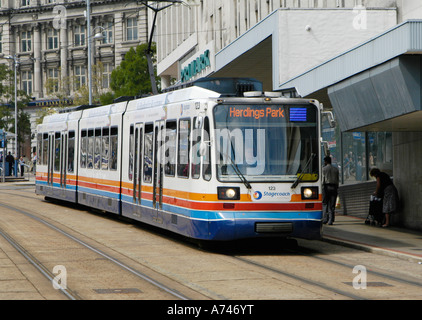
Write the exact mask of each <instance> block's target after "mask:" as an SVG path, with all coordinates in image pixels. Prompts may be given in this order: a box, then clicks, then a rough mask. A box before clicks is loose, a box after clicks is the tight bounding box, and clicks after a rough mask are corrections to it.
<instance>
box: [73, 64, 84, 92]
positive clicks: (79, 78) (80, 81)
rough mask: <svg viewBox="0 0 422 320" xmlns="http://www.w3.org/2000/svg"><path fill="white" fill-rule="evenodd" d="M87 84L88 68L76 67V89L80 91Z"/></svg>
mask: <svg viewBox="0 0 422 320" xmlns="http://www.w3.org/2000/svg"><path fill="white" fill-rule="evenodd" d="M85 84H86V68H85V66H75V88H76V90H78V89H79V88H80V87H82V86H84V85H85Z"/></svg>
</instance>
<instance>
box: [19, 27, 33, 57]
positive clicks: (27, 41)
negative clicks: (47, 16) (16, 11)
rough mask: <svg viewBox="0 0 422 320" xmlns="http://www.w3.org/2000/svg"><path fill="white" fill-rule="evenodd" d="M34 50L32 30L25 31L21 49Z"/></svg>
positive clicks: (25, 50) (23, 50) (24, 50)
mask: <svg viewBox="0 0 422 320" xmlns="http://www.w3.org/2000/svg"><path fill="white" fill-rule="evenodd" d="M31 50H32V32H31V31H24V32H22V33H21V51H22V52H30V51H31Z"/></svg>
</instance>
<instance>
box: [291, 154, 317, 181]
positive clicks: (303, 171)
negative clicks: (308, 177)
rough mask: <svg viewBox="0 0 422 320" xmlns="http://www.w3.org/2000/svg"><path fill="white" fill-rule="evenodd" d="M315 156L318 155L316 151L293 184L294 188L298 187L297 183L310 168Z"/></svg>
mask: <svg viewBox="0 0 422 320" xmlns="http://www.w3.org/2000/svg"><path fill="white" fill-rule="evenodd" d="M315 157H316V153H312V154H311V157H310V158H309V160H308V162H307V163H306V165H305V168H304V169H303V170H302V173H301V174H300V176H299V177H297V179H296V181H295V182H293V184H292V186H291V188H292V189H294V188H296V187H297V185H298V184H299V182H300V181H301V180H302V177H303V176H304V175H305V172H306V170H307V169H308V167H309V165H310V164H311V163H312V161H313V160H314V158H315Z"/></svg>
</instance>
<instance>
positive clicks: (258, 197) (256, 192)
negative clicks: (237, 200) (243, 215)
mask: <svg viewBox="0 0 422 320" xmlns="http://www.w3.org/2000/svg"><path fill="white" fill-rule="evenodd" d="M253 197H254V199H255V200H261V198H262V193H261V192H259V191H255V193H254V194H253Z"/></svg>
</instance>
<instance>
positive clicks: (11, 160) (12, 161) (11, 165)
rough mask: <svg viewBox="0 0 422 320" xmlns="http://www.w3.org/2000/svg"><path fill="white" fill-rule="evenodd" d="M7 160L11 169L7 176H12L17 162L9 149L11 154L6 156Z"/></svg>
mask: <svg viewBox="0 0 422 320" xmlns="http://www.w3.org/2000/svg"><path fill="white" fill-rule="evenodd" d="M6 162H7V163H9V171H8V172H7V174H6V175H7V176H11V175H12V171H13V165H14V163H15V158H14V157H13V156H12V154H11V153H10V151H9V154H8V155H7V156H6Z"/></svg>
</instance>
